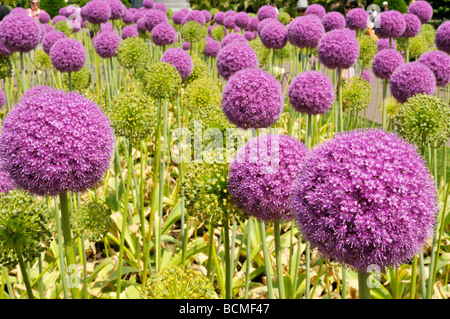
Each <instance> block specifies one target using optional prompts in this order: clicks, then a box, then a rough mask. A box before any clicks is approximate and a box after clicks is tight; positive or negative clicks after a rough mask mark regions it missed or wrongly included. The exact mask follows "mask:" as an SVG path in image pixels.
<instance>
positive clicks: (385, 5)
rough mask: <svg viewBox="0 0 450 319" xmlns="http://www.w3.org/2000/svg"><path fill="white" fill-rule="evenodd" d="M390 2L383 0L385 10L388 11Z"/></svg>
mask: <svg viewBox="0 0 450 319" xmlns="http://www.w3.org/2000/svg"><path fill="white" fill-rule="evenodd" d="M388 10H389V9H388V2H387V1H383V11H388Z"/></svg>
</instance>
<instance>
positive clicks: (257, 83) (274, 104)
mask: <svg viewBox="0 0 450 319" xmlns="http://www.w3.org/2000/svg"><path fill="white" fill-rule="evenodd" d="M222 109H223V112H224V114H225V116H226V117H227V118H228V120H229V121H230V123H233V124H235V125H236V126H237V127H239V128H242V129H245V130H246V129H249V128H267V127H270V126H271V125H272V124H274V123H275V122H276V121H277V120H278V118H279V117H280V115H281V112H282V111H283V91H282V88H281V84H280V83H279V82H278V80H277V79H276V78H275V77H274V76H273V75H271V74H270V73H268V72H266V71H263V70H261V69H257V68H251V69H244V70H241V71H239V72H236V74H234V75H233V76H232V77H230V79H229V81H228V83H227V85H226V86H225V88H224V90H223V93H222Z"/></svg>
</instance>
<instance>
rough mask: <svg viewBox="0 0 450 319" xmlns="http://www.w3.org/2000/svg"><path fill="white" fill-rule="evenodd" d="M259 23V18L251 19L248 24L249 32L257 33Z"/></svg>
mask: <svg viewBox="0 0 450 319" xmlns="http://www.w3.org/2000/svg"><path fill="white" fill-rule="evenodd" d="M259 22H260V21H259V19H258V17H251V18H250V22H249V23H248V30H249V31H253V32H254V31H257V30H258V25H259Z"/></svg>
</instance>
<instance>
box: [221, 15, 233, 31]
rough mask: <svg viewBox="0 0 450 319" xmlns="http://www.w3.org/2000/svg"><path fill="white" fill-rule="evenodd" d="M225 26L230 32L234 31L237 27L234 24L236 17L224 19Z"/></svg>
mask: <svg viewBox="0 0 450 319" xmlns="http://www.w3.org/2000/svg"><path fill="white" fill-rule="evenodd" d="M223 26H224V27H225V28H226V29H228V30H234V29H235V28H236V25H235V24H234V17H233V16H228V17H225V18H224V19H223Z"/></svg>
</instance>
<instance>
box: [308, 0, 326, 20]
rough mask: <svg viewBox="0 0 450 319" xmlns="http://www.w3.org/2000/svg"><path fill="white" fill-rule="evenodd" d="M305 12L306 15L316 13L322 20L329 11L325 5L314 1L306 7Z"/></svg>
mask: <svg viewBox="0 0 450 319" xmlns="http://www.w3.org/2000/svg"><path fill="white" fill-rule="evenodd" d="M305 13H306V15H310V14H314V15H316V16H318V17H319V18H320V20H322V19H323V17H324V16H325V14H326V13H327V12H326V10H325V8H324V7H323V6H321V5H320V4H317V3H314V4H312V5H310V6H309V7H308V8H307V9H306V12H305Z"/></svg>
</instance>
